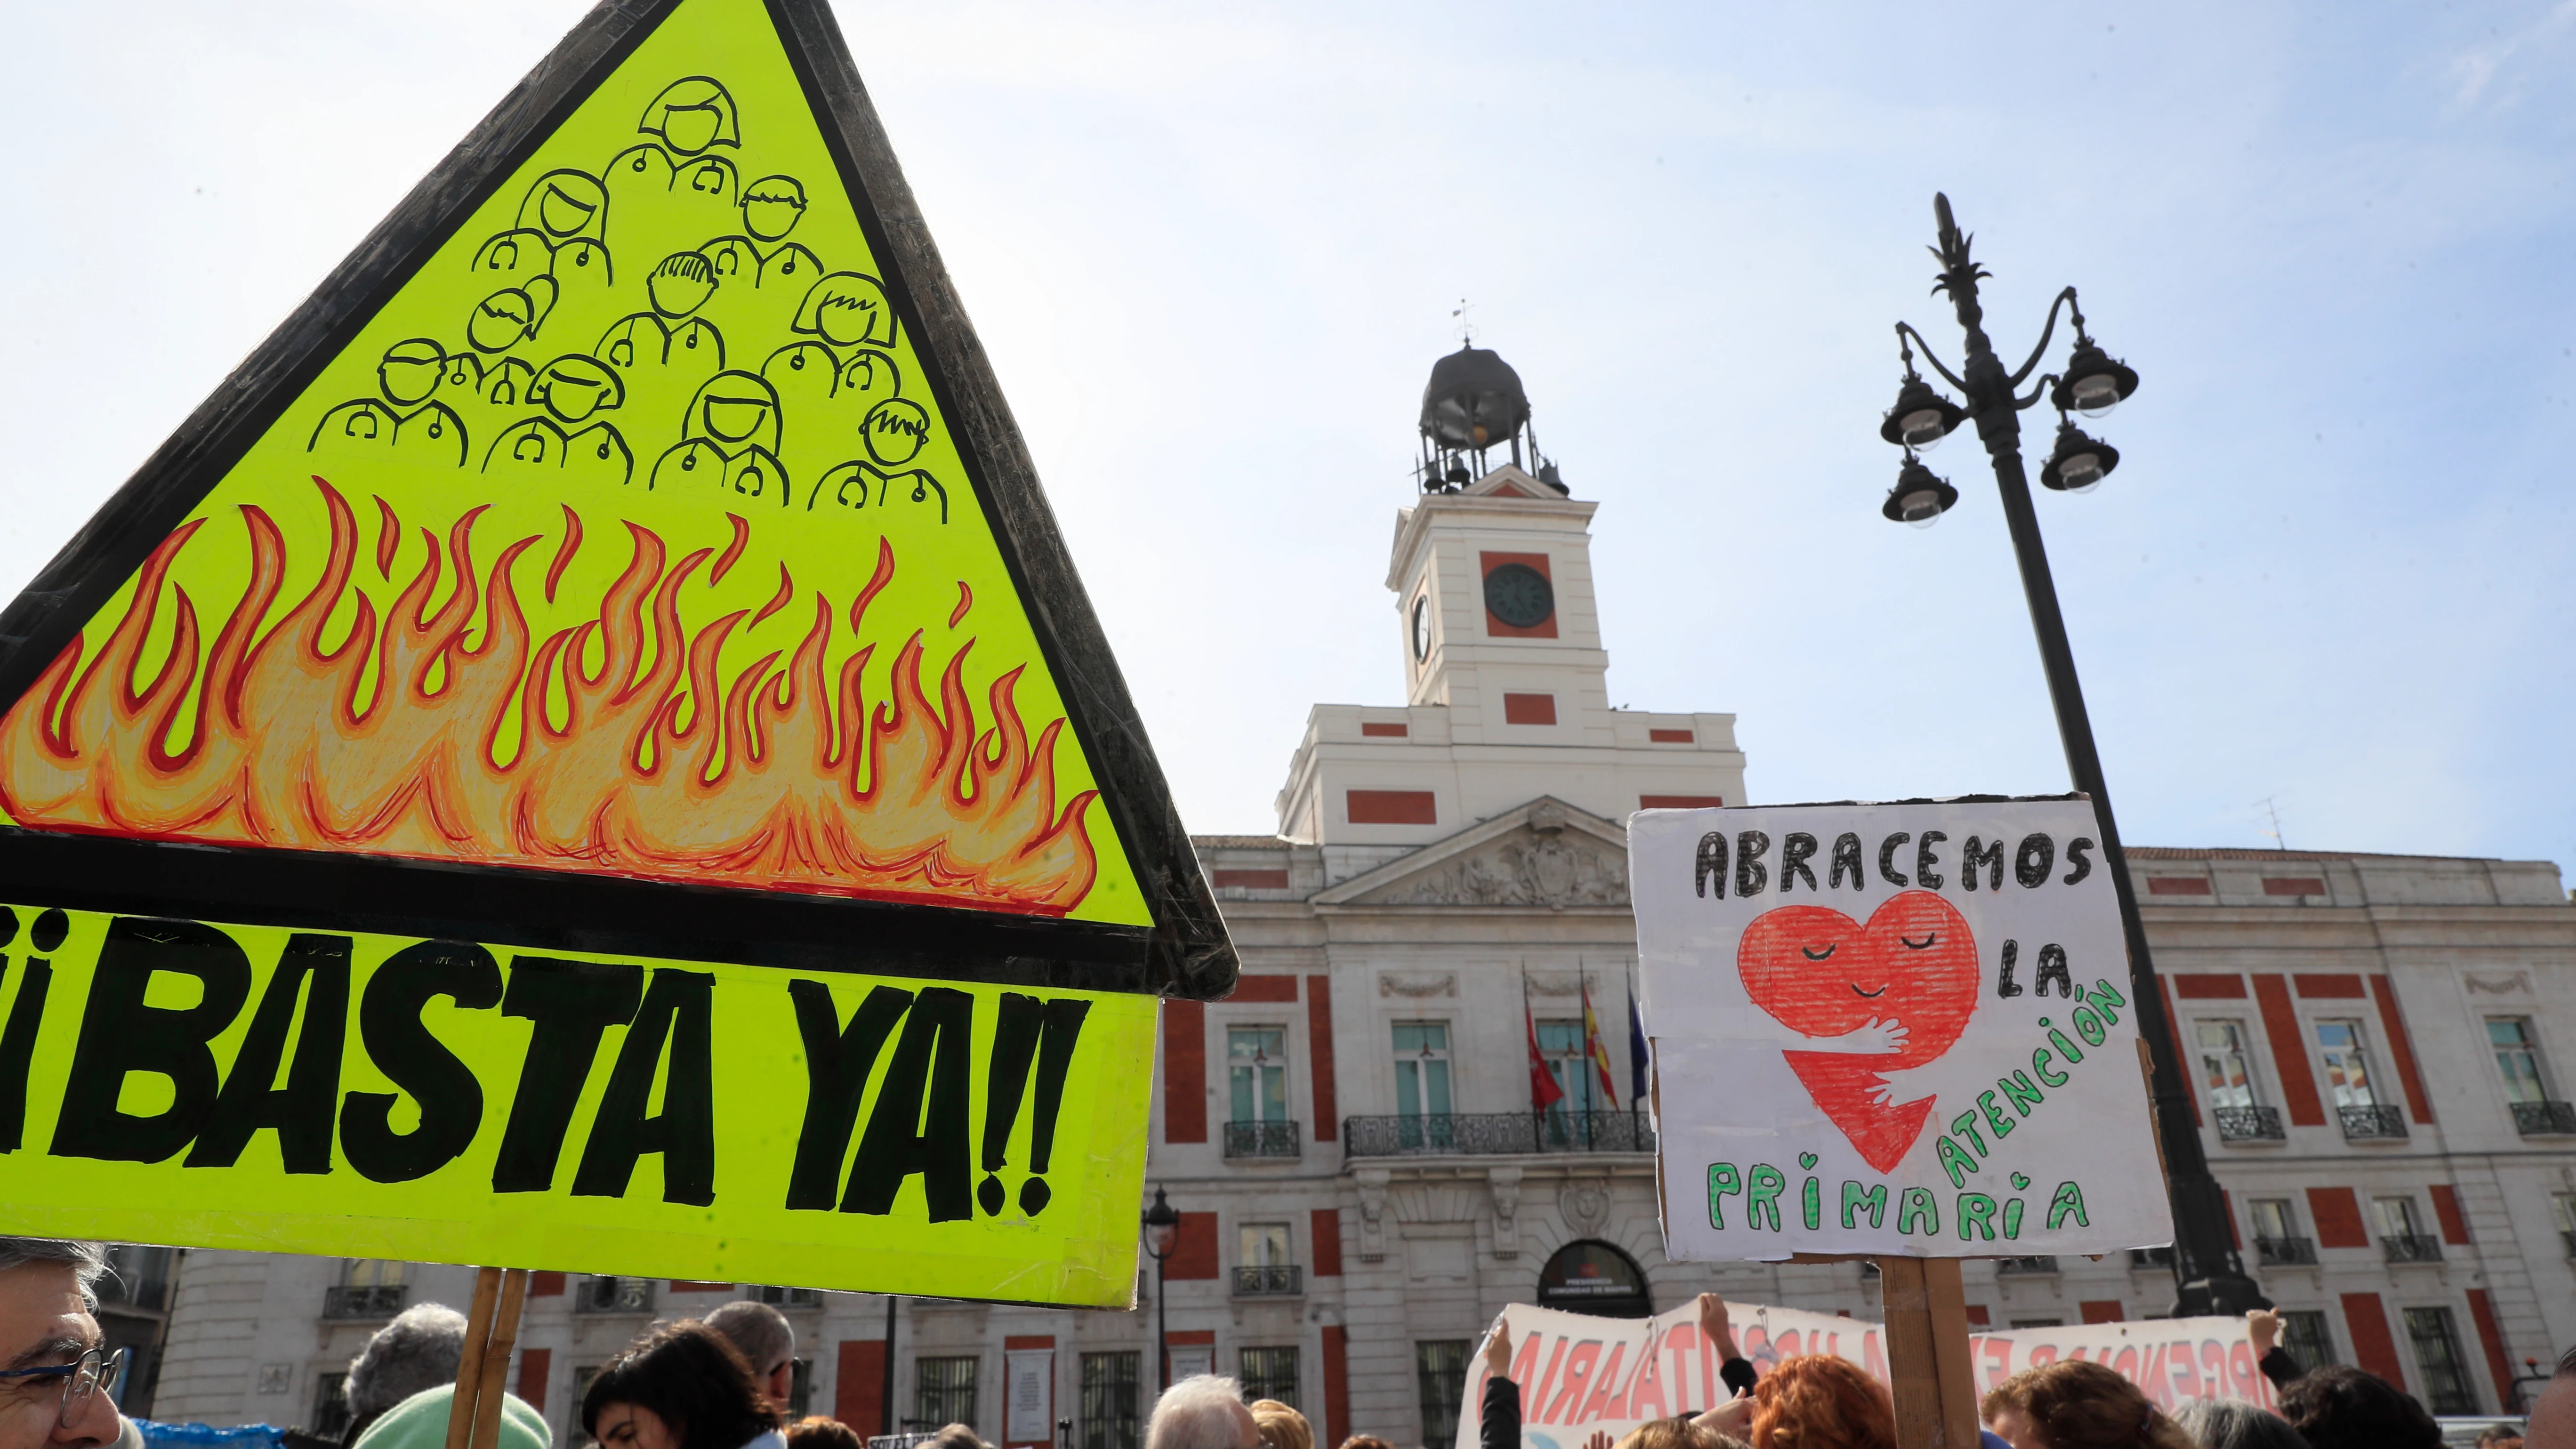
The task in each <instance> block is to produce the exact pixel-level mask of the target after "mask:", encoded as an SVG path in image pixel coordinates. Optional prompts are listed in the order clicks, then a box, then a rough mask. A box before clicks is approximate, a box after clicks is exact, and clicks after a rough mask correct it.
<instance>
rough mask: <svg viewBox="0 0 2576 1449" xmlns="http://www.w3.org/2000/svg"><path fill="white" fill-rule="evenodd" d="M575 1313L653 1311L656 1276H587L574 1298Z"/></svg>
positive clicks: (573, 1308) (573, 1307)
mask: <svg viewBox="0 0 2576 1449" xmlns="http://www.w3.org/2000/svg"><path fill="white" fill-rule="evenodd" d="M572 1311H573V1312H575V1313H650V1312H652V1311H653V1280H652V1279H650V1278H585V1279H583V1280H582V1284H581V1293H580V1296H579V1297H577V1298H575V1299H574V1300H573V1304H572Z"/></svg>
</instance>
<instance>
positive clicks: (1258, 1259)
mask: <svg viewBox="0 0 2576 1449" xmlns="http://www.w3.org/2000/svg"><path fill="white" fill-rule="evenodd" d="M1236 1241H1237V1243H1238V1245H1239V1246H1240V1247H1241V1249H1242V1254H1241V1256H1239V1257H1237V1258H1236V1259H1235V1261H1236V1262H1238V1263H1241V1264H1242V1265H1243V1266H1245V1267H1247V1268H1285V1267H1287V1266H1288V1225H1287V1224H1286V1223H1245V1224H1243V1225H1242V1226H1241V1227H1239V1228H1238V1229H1236Z"/></svg>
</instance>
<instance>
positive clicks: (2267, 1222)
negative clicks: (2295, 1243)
mask: <svg viewBox="0 0 2576 1449" xmlns="http://www.w3.org/2000/svg"><path fill="white" fill-rule="evenodd" d="M2246 1206H2247V1207H2249V1208H2251V1209H2253V1211H2254V1236H2255V1238H2256V1240H2258V1241H2261V1240H2265V1239H2268V1240H2270V1241H2272V1242H2276V1243H2278V1242H2286V1241H2288V1240H2289V1239H2291V1238H2295V1237H2297V1236H2298V1235H2299V1221H2298V1219H2297V1218H2296V1217H2293V1216H2292V1215H2291V1209H2290V1200H2289V1199H2288V1198H2285V1197H2258V1198H2256V1199H2254V1200H2253V1201H2252V1202H2249V1203H2247V1204H2246Z"/></svg>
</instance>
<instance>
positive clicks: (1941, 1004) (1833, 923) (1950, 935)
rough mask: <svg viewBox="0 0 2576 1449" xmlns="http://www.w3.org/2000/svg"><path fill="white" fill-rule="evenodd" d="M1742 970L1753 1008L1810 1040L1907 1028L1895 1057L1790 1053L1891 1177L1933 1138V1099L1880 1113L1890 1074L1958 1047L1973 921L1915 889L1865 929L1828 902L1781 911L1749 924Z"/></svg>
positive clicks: (1810, 1091)
mask: <svg viewBox="0 0 2576 1449" xmlns="http://www.w3.org/2000/svg"><path fill="white" fill-rule="evenodd" d="M1735 964H1736V970H1737V972H1738V973H1739V974H1740V975H1742V976H1743V978H1744V990H1745V992H1746V994H1748V995H1750V996H1751V997H1752V998H1753V1004H1754V1005H1756V1006H1759V1007H1761V1008H1762V1009H1763V1010H1764V1011H1767V1012H1769V1013H1770V1014H1771V1016H1772V1019H1774V1020H1776V1021H1778V1022H1779V1023H1780V1024H1781V1025H1782V1026H1785V1027H1787V1028H1789V1029H1790V1030H1791V1031H1794V1032H1797V1033H1798V1034H1799V1035H1801V1036H1809V1037H1838V1036H1843V1035H1846V1034H1848V1033H1850V1032H1852V1031H1855V1030H1857V1029H1859V1028H1860V1027H1862V1026H1864V1025H1866V1024H1867V1023H1868V1022H1869V1021H1870V1020H1872V1019H1873V1018H1875V1019H1877V1020H1879V1021H1881V1022H1889V1023H1902V1024H1903V1025H1904V1026H1905V1028H1906V1031H1907V1035H1906V1039H1905V1044H1904V1045H1903V1046H1901V1047H1899V1048H1898V1049H1897V1050H1895V1051H1892V1052H1881V1053H1873V1054H1858V1053H1850V1052H1802V1051H1788V1052H1782V1053H1781V1056H1783V1057H1785V1058H1787V1059H1788V1063H1789V1069H1790V1070H1791V1071H1794V1072H1796V1073H1797V1074H1798V1080H1799V1081H1801V1082H1803V1083H1805V1084H1806V1087H1807V1095H1808V1096H1810V1097H1812V1098H1814V1099H1815V1102H1816V1106H1817V1107H1818V1108H1820V1109H1822V1110H1823V1112H1824V1114H1825V1116H1826V1117H1827V1118H1828V1119H1829V1120H1831V1121H1832V1122H1833V1124H1834V1125H1835V1126H1836V1127H1839V1128H1841V1129H1842V1133H1843V1136H1845V1137H1847V1138H1849V1139H1851V1144H1852V1146H1853V1147H1855V1148H1857V1149H1859V1151H1860V1155H1861V1158H1862V1160H1864V1161H1866V1162H1867V1163H1868V1164H1869V1165H1870V1166H1872V1167H1874V1168H1877V1169H1878V1170H1879V1171H1881V1172H1893V1171H1895V1170H1896V1164H1897V1163H1899V1162H1901V1161H1903V1160H1904V1158H1905V1154H1906V1152H1907V1151H1908V1150H1909V1149H1911V1148H1912V1147H1913V1146H1914V1139H1915V1138H1917V1137H1919V1136H1921V1135H1922V1133H1923V1121H1924V1119H1925V1118H1926V1117H1928V1116H1930V1115H1931V1112H1932V1098H1930V1097H1922V1098H1918V1099H1916V1100H1915V1101H1911V1102H1894V1103H1889V1104H1887V1105H1885V1106H1881V1105H1880V1104H1878V1103H1877V1102H1874V1101H1872V1100H1871V1097H1872V1095H1873V1094H1874V1092H1875V1090H1876V1089H1877V1088H1878V1087H1879V1086H1880V1085H1881V1079H1882V1077H1883V1075H1884V1074H1885V1073H1888V1072H1892V1071H1898V1070H1901V1069H1903V1068H1906V1067H1919V1066H1922V1065H1923V1064H1924V1063H1926V1062H1929V1061H1933V1060H1935V1059H1937V1058H1938V1057H1940V1055H1941V1054H1942V1053H1944V1052H1946V1051H1948V1050H1949V1049H1950V1047H1951V1045H1952V1044H1953V1043H1955V1042H1956V1041H1958V1039H1959V1033H1960V1032H1962V1031H1965V1030H1966V1029H1967V1026H1968V1018H1969V1016H1970V1015H1972V1014H1974V1013H1975V1011H1976V1009H1977V980H1978V971H1977V942H1976V938H1975V937H1974V936H1973V935H1971V934H1970V933H1969V931H1968V922H1967V918H1966V917H1964V916H1961V915H1960V914H1959V913H1958V911H1957V910H1955V909H1953V908H1952V906H1951V905H1950V903H1949V902H1948V901H1945V900H1943V899H1941V898H1940V897H1939V896H1937V895H1934V894H1933V893H1932V892H1930V891H1919V890H1918V891H1906V892H1904V893H1902V894H1900V895H1898V896H1896V897H1894V898H1893V899H1891V900H1889V901H1887V902H1886V903H1885V904H1883V905H1881V906H1880V907H1879V908H1878V909H1877V910H1875V911H1872V912H1871V913H1870V917H1869V924H1868V925H1867V926H1863V925H1861V924H1860V923H1859V922H1857V921H1854V920H1853V919H1852V918H1851V917H1849V916H1846V915H1844V914H1843V913H1842V912H1840V911H1837V910H1835V909H1833V908H1832V907H1830V906H1782V907H1780V908H1778V909H1777V910H1770V911H1765V912H1763V913H1762V914H1761V915H1759V916H1756V917H1754V918H1753V923H1752V924H1751V925H1749V926H1746V927H1745V928H1744V939H1743V940H1742V941H1741V942H1740V943H1739V944H1738V945H1737V947H1736V952H1735Z"/></svg>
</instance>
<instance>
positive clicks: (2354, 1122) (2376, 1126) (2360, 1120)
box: [2335, 1107, 2406, 1142]
mask: <svg viewBox="0 0 2576 1449" xmlns="http://www.w3.org/2000/svg"><path fill="white" fill-rule="evenodd" d="M2335 1111H2336V1112H2337V1113H2339V1114H2340V1115H2341V1116H2342V1117H2343V1135H2344V1137H2345V1138H2346V1139H2347V1140H2349V1141H2354V1142H2361V1141H2367V1140H2372V1139H2384V1138H2391V1137H2404V1136H2405V1135H2406V1114H2405V1113H2404V1112H2401V1111H2399V1110H2397V1109H2396V1108H2395V1107H2337V1108H2335Z"/></svg>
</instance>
